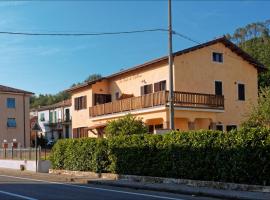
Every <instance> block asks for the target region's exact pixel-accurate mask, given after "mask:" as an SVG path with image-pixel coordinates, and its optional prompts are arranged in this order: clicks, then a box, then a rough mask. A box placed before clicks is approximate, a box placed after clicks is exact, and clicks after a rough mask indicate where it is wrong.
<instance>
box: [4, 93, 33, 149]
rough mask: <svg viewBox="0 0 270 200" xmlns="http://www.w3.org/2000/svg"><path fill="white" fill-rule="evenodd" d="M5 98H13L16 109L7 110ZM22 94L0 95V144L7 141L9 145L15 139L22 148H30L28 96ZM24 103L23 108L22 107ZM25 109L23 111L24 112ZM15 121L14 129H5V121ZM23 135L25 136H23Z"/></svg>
mask: <svg viewBox="0 0 270 200" xmlns="http://www.w3.org/2000/svg"><path fill="white" fill-rule="evenodd" d="M7 98H15V102H16V107H15V108H7V106H6V105H7V103H6V101H7ZM23 99H24V95H22V94H12V93H0V113H1V114H0V130H1V132H0V143H1V144H2V142H3V140H7V142H8V143H11V142H12V140H13V139H16V140H17V142H18V143H20V144H21V145H22V146H24V137H25V146H26V147H29V146H30V119H29V118H30V117H29V96H25V100H23ZM24 103H25V106H24ZM24 109H25V110H24ZM8 118H15V119H16V128H8V127H7V119H8ZM24 133H25V136H24Z"/></svg>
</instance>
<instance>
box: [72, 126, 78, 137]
mask: <svg viewBox="0 0 270 200" xmlns="http://www.w3.org/2000/svg"><path fill="white" fill-rule="evenodd" d="M72 132H73V138H77V137H78V131H77V129H76V128H74V129H73V131H72Z"/></svg>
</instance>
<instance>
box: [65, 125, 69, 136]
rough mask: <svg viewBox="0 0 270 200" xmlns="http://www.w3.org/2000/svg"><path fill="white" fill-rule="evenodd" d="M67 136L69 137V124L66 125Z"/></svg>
mask: <svg viewBox="0 0 270 200" xmlns="http://www.w3.org/2000/svg"><path fill="white" fill-rule="evenodd" d="M65 133H66V134H65V138H69V126H65Z"/></svg>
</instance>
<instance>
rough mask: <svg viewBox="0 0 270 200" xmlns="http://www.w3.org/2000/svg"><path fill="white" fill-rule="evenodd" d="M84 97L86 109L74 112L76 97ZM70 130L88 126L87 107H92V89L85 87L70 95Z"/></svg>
mask: <svg viewBox="0 0 270 200" xmlns="http://www.w3.org/2000/svg"><path fill="white" fill-rule="evenodd" d="M81 96H86V99H87V108H86V109H82V110H75V107H74V99H75V98H77V97H81ZM71 100H72V107H71V114H72V128H80V127H87V126H88V124H90V118H89V107H90V106H92V87H91V86H87V87H84V88H83V89H80V90H78V91H76V92H74V93H73V94H72V97H71Z"/></svg>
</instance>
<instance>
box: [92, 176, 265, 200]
mask: <svg viewBox="0 0 270 200" xmlns="http://www.w3.org/2000/svg"><path fill="white" fill-rule="evenodd" d="M87 183H88V184H95V185H107V186H114V187H122V188H131V189H136V190H151V191H157V192H168V193H175V194H184V195H196V196H203V197H213V198H221V199H230V200H265V199H254V198H249V197H241V196H237V195H230V194H216V193H211V192H205V191H188V190H183V189H170V188H164V187H163V188H161V187H158V186H151V185H146V184H141V185H139V184H132V183H119V182H116V181H95V180H88V181H87ZM227 193H228V192H227Z"/></svg>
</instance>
